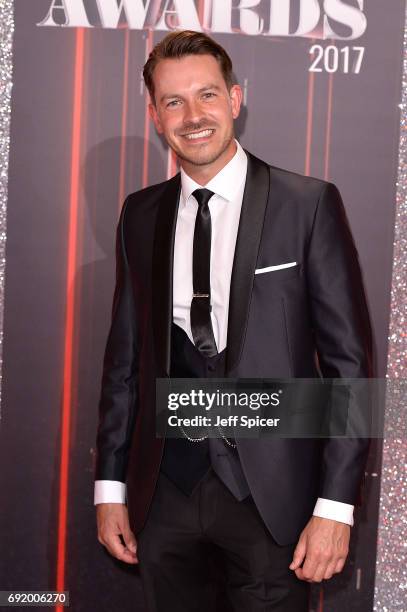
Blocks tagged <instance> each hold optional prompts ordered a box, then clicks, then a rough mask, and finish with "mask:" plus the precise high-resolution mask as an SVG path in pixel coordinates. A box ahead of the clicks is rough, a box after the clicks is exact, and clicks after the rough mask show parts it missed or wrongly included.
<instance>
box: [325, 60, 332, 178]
mask: <svg viewBox="0 0 407 612" xmlns="http://www.w3.org/2000/svg"><path fill="white" fill-rule="evenodd" d="M333 81H334V75H333V73H332V72H331V73H330V75H329V80H328V101H327V106H328V108H327V113H326V127H325V163H324V179H325V180H326V181H328V180H329V157H330V148H331V126H332V90H333Z"/></svg>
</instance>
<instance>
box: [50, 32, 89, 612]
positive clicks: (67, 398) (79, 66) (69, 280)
mask: <svg viewBox="0 0 407 612" xmlns="http://www.w3.org/2000/svg"><path fill="white" fill-rule="evenodd" d="M83 64H84V30H83V28H78V29H77V30H76V41H75V65H74V82H73V117H72V150H71V176H70V198H69V224H68V254H67V272H66V296H67V301H66V315H65V316H66V319H65V340H64V370H63V376H64V379H63V399H62V415H61V460H60V471H59V508H58V544H57V575H56V589H57V590H58V591H63V590H64V586H65V556H66V523H67V502H68V480H69V438H70V416H71V415H70V411H71V399H72V398H71V390H72V357H73V335H74V308H75V284H74V280H75V272H76V248H77V225H78V198H79V174H80V145H81V110H82V109H81V107H82V104H81V102H82V90H83ZM55 609H56V611H57V612H63V607H62V606H56V608H55Z"/></svg>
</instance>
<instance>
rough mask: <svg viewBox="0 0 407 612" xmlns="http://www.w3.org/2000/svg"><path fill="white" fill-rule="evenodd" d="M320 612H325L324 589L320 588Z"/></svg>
mask: <svg viewBox="0 0 407 612" xmlns="http://www.w3.org/2000/svg"><path fill="white" fill-rule="evenodd" d="M318 612H324V588H323V587H322V586H321V587H320V588H319V602H318Z"/></svg>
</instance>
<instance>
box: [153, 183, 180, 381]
mask: <svg viewBox="0 0 407 612" xmlns="http://www.w3.org/2000/svg"><path fill="white" fill-rule="evenodd" d="M180 191H181V180H180V175H179V174H177V175H176V176H174V177H173V178H172V179H170V180H169V181H168V185H167V187H166V189H165V191H164V192H163V194H162V196H161V198H160V200H161V201H160V204H159V210H158V214H157V221H156V227H155V234H154V247H153V269H152V273H153V278H152V283H153V291H152V294H153V333H154V346H155V354H156V361H157V366H158V373H159V376H163V377H164V376H169V373H170V355H171V322H172V283H173V280H172V279H173V261H174V240H175V228H176V224H177V212H178V202H179V195H180Z"/></svg>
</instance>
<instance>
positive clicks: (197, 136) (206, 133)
mask: <svg viewBox="0 0 407 612" xmlns="http://www.w3.org/2000/svg"><path fill="white" fill-rule="evenodd" d="M214 132H215V130H214V129H206V130H201V131H200V132H191V133H190V134H183V137H184V138H185V139H186V140H189V141H193V140H205V139H206V138H210V137H211V136H212V134H213V133H214Z"/></svg>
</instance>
